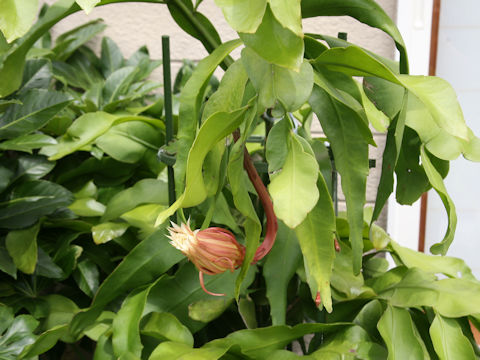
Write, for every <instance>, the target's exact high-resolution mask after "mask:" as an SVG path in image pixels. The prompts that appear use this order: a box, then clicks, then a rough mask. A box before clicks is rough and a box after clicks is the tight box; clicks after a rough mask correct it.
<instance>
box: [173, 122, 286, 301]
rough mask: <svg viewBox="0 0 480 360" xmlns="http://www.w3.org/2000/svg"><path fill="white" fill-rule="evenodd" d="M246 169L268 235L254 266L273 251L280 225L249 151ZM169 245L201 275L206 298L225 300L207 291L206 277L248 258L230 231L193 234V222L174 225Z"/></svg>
mask: <svg viewBox="0 0 480 360" xmlns="http://www.w3.org/2000/svg"><path fill="white" fill-rule="evenodd" d="M233 137H234V139H235V141H237V140H238V138H239V133H238V131H235V132H234V134H233ZM243 166H244V168H245V170H246V171H247V174H248V177H249V179H250V181H251V182H252V184H253V186H254V188H255V190H256V192H257V194H258V197H259V198H260V201H261V202H262V206H263V208H264V210H265V214H266V217H267V232H266V234H265V239H264V241H263V242H262V244H261V245H260V246H259V247H258V249H257V250H256V252H255V256H254V257H253V261H252V264H255V263H256V262H257V261H259V260H261V259H262V258H263V257H265V255H267V254H268V253H269V252H270V250H271V249H272V247H273V244H274V242H275V237H276V236H277V230H278V223H277V217H276V216H275V212H274V210H273V204H272V200H271V199H270V196H269V194H268V191H267V189H266V188H265V185H264V184H263V182H262V179H260V176H259V175H258V173H257V170H256V169H255V166H254V165H253V162H252V159H251V158H250V154H249V153H248V151H247V149H245V151H244V161H243ZM168 231H169V233H170V236H168V237H169V238H170V240H172V241H171V242H170V243H171V244H172V245H173V246H174V247H176V248H177V249H178V250H180V251H181V252H182V253H183V254H185V256H187V257H188V259H189V260H190V261H191V262H192V263H193V264H194V265H195V266H196V267H197V269H198V271H199V274H198V275H199V279H200V285H201V287H202V289H203V291H205V292H206V293H207V294H209V295H213V296H224V295H225V294H216V293H213V292H211V291H208V290H207V289H206V288H205V283H204V281H203V274H207V275H216V274H221V273H223V272H225V271H227V270H230V271H232V272H233V271H234V270H235V269H237V268H238V267H240V266H241V265H242V263H243V259H244V257H245V247H244V246H243V245H242V244H239V243H238V241H237V240H236V239H235V236H234V235H233V234H232V233H231V232H230V231H228V230H226V229H222V228H219V227H210V228H207V229H205V230H192V229H191V228H190V221H187V224H181V225H180V226H178V225H177V224H174V223H173V222H172V227H170V228H168Z"/></svg>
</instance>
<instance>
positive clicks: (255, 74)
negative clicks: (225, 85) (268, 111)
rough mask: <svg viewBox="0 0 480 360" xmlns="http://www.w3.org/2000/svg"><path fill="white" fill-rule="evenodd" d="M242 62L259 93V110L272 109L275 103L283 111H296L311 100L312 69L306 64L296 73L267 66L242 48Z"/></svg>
mask: <svg viewBox="0 0 480 360" xmlns="http://www.w3.org/2000/svg"><path fill="white" fill-rule="evenodd" d="M242 62H243V64H244V66H245V69H246V70H247V73H248V76H249V77H250V80H251V81H252V83H253V86H254V87H255V90H256V91H257V93H258V99H259V100H258V101H259V105H260V107H262V108H271V107H274V106H275V103H276V101H277V100H278V101H279V102H280V104H281V105H282V106H283V107H284V108H285V110H286V111H295V110H298V109H299V108H300V107H301V106H302V105H303V104H305V102H307V100H308V98H309V97H310V94H311V92H312V87H313V70H312V67H311V65H310V63H308V62H307V61H304V62H303V63H302V64H301V66H300V69H299V71H293V70H290V69H287V68H284V67H281V66H278V65H274V64H270V63H268V62H267V61H265V60H264V59H262V58H261V57H260V56H259V55H257V54H256V53H255V52H254V51H253V50H252V49H250V48H245V49H243V50H242Z"/></svg>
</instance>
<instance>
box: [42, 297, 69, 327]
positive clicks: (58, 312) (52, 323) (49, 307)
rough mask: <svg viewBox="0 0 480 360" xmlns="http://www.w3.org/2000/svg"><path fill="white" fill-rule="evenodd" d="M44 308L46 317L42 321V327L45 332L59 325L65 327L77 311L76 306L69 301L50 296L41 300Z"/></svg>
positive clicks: (64, 298)
mask: <svg viewBox="0 0 480 360" xmlns="http://www.w3.org/2000/svg"><path fill="white" fill-rule="evenodd" d="M43 300H44V304H45V307H46V312H47V317H46V318H45V319H44V322H43V324H42V325H43V327H44V328H45V329H47V330H49V329H53V328H55V327H57V326H59V325H65V324H68V323H69V322H70V320H72V317H73V315H75V313H76V312H77V311H78V306H77V304H75V302H73V301H72V300H71V299H69V298H67V297H65V296H62V295H56V294H51V295H47V296H45V297H44V298H43Z"/></svg>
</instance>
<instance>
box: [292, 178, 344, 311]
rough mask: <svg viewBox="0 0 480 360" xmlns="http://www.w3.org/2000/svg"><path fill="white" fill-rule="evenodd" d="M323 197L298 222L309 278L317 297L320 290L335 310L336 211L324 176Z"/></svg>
mask: <svg viewBox="0 0 480 360" xmlns="http://www.w3.org/2000/svg"><path fill="white" fill-rule="evenodd" d="M317 187H318V191H319V193H320V198H319V200H318V202H317V204H316V205H315V207H314V208H313V210H312V211H311V212H310V213H308V214H307V217H306V218H305V220H304V221H303V222H302V223H301V224H300V225H298V227H297V228H296V229H295V232H296V234H297V237H298V241H299V243H300V247H301V249H302V254H303V258H304V262H305V270H306V272H307V281H308V284H309V286H310V290H311V291H312V296H313V297H314V298H315V297H316V295H317V291H319V292H320V296H321V301H322V305H323V306H324V307H325V309H326V310H327V311H328V312H332V298H331V291H330V277H331V274H332V269H333V264H334V258H335V247H334V243H333V240H334V237H335V230H336V225H335V212H334V209H333V203H332V199H331V197H330V194H329V192H328V189H327V185H326V183H325V180H324V179H323V176H321V175H320V176H319V177H318V181H317Z"/></svg>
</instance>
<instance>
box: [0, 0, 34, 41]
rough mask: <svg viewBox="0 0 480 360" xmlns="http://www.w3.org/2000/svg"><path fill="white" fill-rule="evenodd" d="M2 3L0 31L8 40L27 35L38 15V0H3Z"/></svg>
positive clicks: (0, 3)
mask: <svg viewBox="0 0 480 360" xmlns="http://www.w3.org/2000/svg"><path fill="white" fill-rule="evenodd" d="M0 5H1V8H2V11H1V12H0V31H2V32H3V35H5V38H6V39H7V41H8V42H12V41H13V40H15V39H18V38H19V37H21V36H23V35H25V33H26V32H27V31H28V30H29V29H30V27H31V26H32V24H33V22H34V21H35V18H36V16H37V12H38V0H26V1H21V0H2V1H1V2H0Z"/></svg>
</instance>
